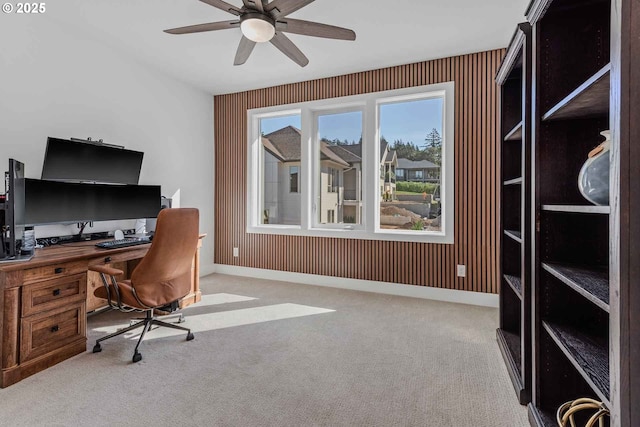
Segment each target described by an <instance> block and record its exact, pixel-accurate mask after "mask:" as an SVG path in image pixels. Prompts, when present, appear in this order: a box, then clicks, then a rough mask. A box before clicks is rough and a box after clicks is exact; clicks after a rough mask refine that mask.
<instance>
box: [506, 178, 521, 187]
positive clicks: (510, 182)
mask: <svg viewBox="0 0 640 427" xmlns="http://www.w3.org/2000/svg"><path fill="white" fill-rule="evenodd" d="M518 184H522V177H519V178H513V179H510V180H508V181H505V182H504V185H518Z"/></svg>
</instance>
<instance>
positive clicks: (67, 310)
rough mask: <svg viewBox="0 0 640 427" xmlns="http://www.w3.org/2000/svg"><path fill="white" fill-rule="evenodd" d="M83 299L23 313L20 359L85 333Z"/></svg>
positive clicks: (27, 358)
mask: <svg viewBox="0 0 640 427" xmlns="http://www.w3.org/2000/svg"><path fill="white" fill-rule="evenodd" d="M86 317H87V314H86V311H85V305H84V301H82V302H79V303H76V304H74V305H70V306H68V307H61V308H58V309H56V310H52V311H47V312H43V313H39V314H35V315H33V316H30V317H25V318H23V319H22V321H21V334H20V338H21V339H20V362H21V363H23V362H25V361H27V360H31V359H35V358H36V357H39V356H42V355H44V354H47V353H50V352H52V351H54V350H56V349H58V348H61V347H64V346H65V345H67V344H70V343H72V342H74V341H76V340H78V339H82V338H84V337H85V335H86V329H87V325H86Z"/></svg>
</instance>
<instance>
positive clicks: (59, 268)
mask: <svg viewBox="0 0 640 427" xmlns="http://www.w3.org/2000/svg"><path fill="white" fill-rule="evenodd" d="M63 271H64V268H62V267H58V268H56V269H55V270H54V272H55V273H56V274H60V273H62V272H63Z"/></svg>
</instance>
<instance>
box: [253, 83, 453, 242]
mask: <svg viewBox="0 0 640 427" xmlns="http://www.w3.org/2000/svg"><path fill="white" fill-rule="evenodd" d="M436 97H441V98H442V100H443V115H442V118H443V122H444V123H443V126H442V165H441V168H442V169H441V174H440V195H441V206H442V216H441V224H442V226H441V231H439V232H433V231H431V232H425V231H411V230H389V229H381V228H380V200H381V198H382V196H381V194H379V188H378V182H379V180H378V175H379V173H380V172H379V160H378V159H377V158H378V157H379V154H376V153H379V151H380V108H379V107H380V105H383V104H388V103H391V102H406V101H412V100H420V99H429V98H436ZM454 102H455V83H454V82H452V81H450V82H444V83H438V84H433V85H426V86H416V87H412V88H405V89H396V90H390V91H383V92H371V93H367V94H362V95H353V96H347V97H339V98H328V99H323V100H318V101H308V102H303V103H296V104H288V105H278V106H272V107H264V108H257V109H249V110H247V188H246V189H247V196H246V202H247V203H246V220H247V222H246V232H247V233H259V234H279V235H299V236H315V237H337V238H352V239H365V240H389V241H412V242H424V243H445V244H453V243H454V240H455V228H454V222H455V216H454V215H455V211H456V210H455V199H456V197H455V192H454V191H455V187H454V184H455V183H454V180H455V170H454V167H455V166H454V156H455V134H454V132H455V105H454ZM357 109H362V121H363V127H362V141H363V142H362V183H363V185H362V207H363V212H362V217H361V224H346V223H344V224H331V225H328V224H318V222H319V216H318V218H316V216H317V215H316V214H315V212H314V209H313V204H314V200H315V199H314V198H315V197H316V195H317V191H318V190H319V180H320V174H319V173H317V172H318V171H317V169H318V168H319V167H320V163H319V162H317V163H316V160H317V159H319V157H320V155H319V150H318V153H314V151H315V149H316V147H317V145H316V142H315V141H316V140H317V139H318V137H317V135H318V129H317V127H318V124H317V123H318V120H317V117H318V116H319V115H325V114H333V113H339V112H349V111H354V110H357ZM293 114H299V115H300V118H301V120H300V122H301V128H302V129H301V133H302V138H301V159H300V169H299V193H298V194H300V200H301V206H300V209H301V217H300V218H301V221H300V222H301V224H300V225H280V224H261V221H260V215H259V214H260V210H259V206H262V205H261V203H262V200H261V198H262V197H263V195H262V193H263V188H262V182H261V177H260V175H261V168H260V160H261V158H260V155H261V150H260V148H261V140H260V136H261V135H260V120H261V119H264V118H271V117H281V116H288V115H293ZM365 141H373V143H370V144H366V142H365Z"/></svg>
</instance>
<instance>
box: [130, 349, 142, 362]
mask: <svg viewBox="0 0 640 427" xmlns="http://www.w3.org/2000/svg"><path fill="white" fill-rule="evenodd" d="M132 360H133V363H136V362H139V361H141V360H142V354H140V353H138V352H137V351H136V352H135V353H134V354H133V359H132Z"/></svg>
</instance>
